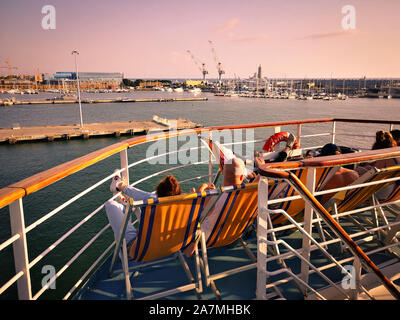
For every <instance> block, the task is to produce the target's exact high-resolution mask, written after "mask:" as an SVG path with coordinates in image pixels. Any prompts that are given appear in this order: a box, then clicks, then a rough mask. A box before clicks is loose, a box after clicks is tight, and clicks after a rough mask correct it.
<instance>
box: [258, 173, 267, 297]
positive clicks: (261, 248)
mask: <svg viewBox="0 0 400 320" xmlns="http://www.w3.org/2000/svg"><path fill="white" fill-rule="evenodd" d="M267 206H268V180H267V179H266V178H264V177H261V179H260V182H259V183H258V215H257V287H256V298H257V300H265V299H266V292H267V291H266V281H267V230H268V219H267V215H268V211H267Z"/></svg>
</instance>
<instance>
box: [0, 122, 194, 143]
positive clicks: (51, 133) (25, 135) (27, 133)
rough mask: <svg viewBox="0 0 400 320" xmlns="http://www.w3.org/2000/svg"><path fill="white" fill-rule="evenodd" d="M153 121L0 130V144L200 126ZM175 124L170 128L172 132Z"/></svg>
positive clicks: (133, 133)
mask: <svg viewBox="0 0 400 320" xmlns="http://www.w3.org/2000/svg"><path fill="white" fill-rule="evenodd" d="M155 119H157V121H154V120H153V121H152V120H144V121H134V120H133V121H126V122H105V123H87V124H84V125H83V128H81V127H80V126H79V125H78V124H75V125H58V126H40V127H16V128H5V129H1V128H0V144H15V143H17V142H34V141H42V142H51V141H55V140H70V139H89V138H90V137H101V136H110V137H119V136H121V135H130V136H133V135H135V134H146V133H148V132H149V131H165V130H169V128H170V127H171V126H169V125H167V123H170V124H175V125H176V128H177V129H178V130H181V129H193V128H199V127H202V125H201V124H197V123H194V122H191V121H189V120H186V119H175V120H171V119H169V120H167V119H164V120H165V121H164V122H162V121H159V119H161V118H159V117H156V116H155ZM175 125H174V126H173V128H174V129H175Z"/></svg>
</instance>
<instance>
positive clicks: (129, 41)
mask: <svg viewBox="0 0 400 320" xmlns="http://www.w3.org/2000/svg"><path fill="white" fill-rule="evenodd" d="M47 4H50V5H53V6H54V7H55V9H56V29H55V30H44V29H43V28H42V25H41V23H42V19H43V17H44V14H42V12H41V10H42V7H43V6H44V5H47ZM348 4H350V5H352V6H354V7H355V9H356V28H355V30H344V29H343V28H342V25H341V23H342V19H343V17H344V14H343V13H342V8H343V6H345V5H348ZM398 12H400V1H398V0H350V1H338V0H330V1H316V0H314V1H310V0H282V1H269V0H249V1H242V0H212V1H211V0H202V1H187V0H168V1H161V0H146V1H136V0H117V1H104V0H85V1H76V0H71V1H61V0H50V1H46V2H45V1H22V0H3V1H1V3H0V30H1V31H0V39H1V44H2V45H1V47H0V65H1V66H4V65H5V60H6V59H9V60H10V61H12V65H14V66H16V67H18V70H17V71H18V73H31V74H33V73H35V72H36V71H37V69H39V70H40V72H42V73H45V72H56V71H70V70H73V68H74V61H73V57H72V56H71V51H72V50H74V49H76V50H78V51H79V52H80V55H79V67H80V70H81V71H87V72H94V71H99V72H123V73H124V75H125V77H130V78H139V77H142V78H152V77H154V78H155V77H159V78H201V74H200V72H199V70H198V68H197V67H196V65H195V64H194V63H193V61H192V60H191V58H190V57H189V56H188V54H187V50H190V51H191V52H192V53H193V54H194V56H195V57H196V58H198V59H199V60H200V61H202V62H204V63H205V64H206V67H207V68H208V70H209V77H211V78H215V77H217V69H216V65H215V61H214V59H213V55H212V52H211V47H210V45H209V43H208V40H212V42H213V43H214V46H215V51H216V54H217V58H218V60H219V62H221V63H222V66H223V68H224V70H225V71H226V74H225V77H234V76H235V75H236V76H238V77H241V78H245V77H248V76H249V75H252V74H253V73H254V72H255V71H256V70H257V67H258V65H259V64H261V65H262V67H263V75H265V76H267V77H331V76H333V77H355V78H359V77H363V76H367V77H399V76H400V59H399V58H398V54H399V52H400V41H399V40H400V19H398ZM6 71H7V70H6V69H0V72H1V74H5V73H6Z"/></svg>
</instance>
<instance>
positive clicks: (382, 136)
mask: <svg viewBox="0 0 400 320" xmlns="http://www.w3.org/2000/svg"><path fill="white" fill-rule="evenodd" d="M393 147H397V143H396V141H395V140H394V139H393V136H392V134H391V133H390V132H388V131H383V130H379V131H377V132H376V140H375V142H374V144H373V146H372V150H379V149H385V148H393ZM398 164H400V160H399V159H398V158H392V159H382V160H377V161H375V162H374V163H372V164H371V165H373V166H374V167H376V168H378V169H381V168H387V167H391V166H395V165H398Z"/></svg>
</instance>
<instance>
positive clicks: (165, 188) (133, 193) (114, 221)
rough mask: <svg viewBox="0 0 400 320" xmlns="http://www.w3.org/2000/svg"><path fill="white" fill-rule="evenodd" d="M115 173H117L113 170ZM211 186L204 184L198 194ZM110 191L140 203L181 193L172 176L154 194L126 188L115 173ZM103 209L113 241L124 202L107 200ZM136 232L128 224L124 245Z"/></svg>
mask: <svg viewBox="0 0 400 320" xmlns="http://www.w3.org/2000/svg"><path fill="white" fill-rule="evenodd" d="M115 171H118V169H117V170H115ZM212 187H213V186H209V185H208V184H206V183H204V184H202V185H201V186H200V187H199V188H198V190H197V191H198V192H201V191H204V190H206V189H207V188H212ZM110 191H111V192H112V193H113V194H114V195H115V194H116V193H118V192H123V193H125V194H127V195H128V196H129V197H132V198H133V199H134V201H141V200H147V199H150V198H153V199H154V198H156V197H168V196H175V195H179V194H181V193H182V189H181V186H180V185H179V182H178V181H177V180H176V178H175V177H174V176H173V175H168V176H166V177H165V178H164V179H162V180H161V181H160V182H159V183H158V185H157V187H156V192H155V194H154V193H151V192H146V191H143V190H140V189H137V188H135V187H131V186H127V185H126V184H125V183H124V181H122V179H121V176H120V174H119V173H116V174H115V176H114V177H113V179H112V181H111V185H110ZM104 206H105V209H106V214H107V218H108V221H109V223H110V225H111V228H112V230H113V232H114V236H115V239H117V238H118V235H119V232H120V229H121V225H122V222H123V218H124V214H125V206H126V202H125V200H124V199H123V198H122V197H121V196H119V197H118V198H116V200H108V201H107V202H106V203H105V205H104ZM137 220H138V221H139V223H140V215H138V216H137ZM136 236H137V232H136V228H135V227H134V226H133V223H131V222H128V224H127V227H126V231H125V239H126V243H127V244H130V243H132V242H133V240H134V239H135V238H136Z"/></svg>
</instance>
